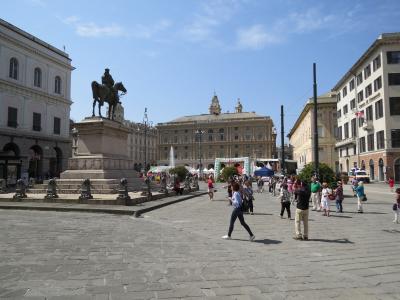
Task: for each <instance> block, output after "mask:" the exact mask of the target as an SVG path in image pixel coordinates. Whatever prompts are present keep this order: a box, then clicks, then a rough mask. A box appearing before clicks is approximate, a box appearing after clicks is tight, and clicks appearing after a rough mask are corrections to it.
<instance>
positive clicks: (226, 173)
mask: <svg viewBox="0 0 400 300" xmlns="http://www.w3.org/2000/svg"><path fill="white" fill-rule="evenodd" d="M235 175H239V174H238V171H237V169H236V168H235V167H225V168H224V169H223V170H222V173H221V177H222V180H223V181H225V182H226V181H228V179H229V177H233V176H235Z"/></svg>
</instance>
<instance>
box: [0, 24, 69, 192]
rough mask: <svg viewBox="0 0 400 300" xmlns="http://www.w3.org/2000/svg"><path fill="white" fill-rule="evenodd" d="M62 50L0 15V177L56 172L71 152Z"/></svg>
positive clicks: (11, 180) (65, 61)
mask: <svg viewBox="0 0 400 300" xmlns="http://www.w3.org/2000/svg"><path fill="white" fill-rule="evenodd" d="M73 69H74V68H73V67H72V65H71V59H70V58H69V56H68V54H67V53H65V52H63V51H61V50H59V49H57V48H55V47H53V46H51V45H49V44H48V43H46V42H44V41H42V40H40V39H38V38H37V37H35V36H33V35H31V34H29V33H27V32H25V31H23V30H21V29H19V28H17V27H15V26H13V25H12V24H9V23H7V22H5V21H4V20H1V19H0V178H6V179H7V182H8V184H15V181H16V179H18V178H21V177H24V178H26V177H27V176H29V177H34V178H36V179H37V180H38V181H41V180H42V179H43V178H44V177H46V176H59V174H60V172H62V171H63V170H65V169H66V167H67V159H68V158H69V157H70V156H71V138H70V134H69V132H70V128H69V126H70V119H69V116H70V107H71V104H72V101H71V72H72V70H73Z"/></svg>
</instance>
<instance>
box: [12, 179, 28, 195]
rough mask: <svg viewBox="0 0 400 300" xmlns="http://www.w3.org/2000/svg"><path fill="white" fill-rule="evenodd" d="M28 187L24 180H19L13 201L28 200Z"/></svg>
mask: <svg viewBox="0 0 400 300" xmlns="http://www.w3.org/2000/svg"><path fill="white" fill-rule="evenodd" d="M26 197H27V196H26V186H25V182H24V180H23V179H18V180H17V187H16V190H15V195H14V196H13V199H16V200H22V198H26Z"/></svg>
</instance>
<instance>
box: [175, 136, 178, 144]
mask: <svg viewBox="0 0 400 300" xmlns="http://www.w3.org/2000/svg"><path fill="white" fill-rule="evenodd" d="M174 143H175V144H176V143H178V137H177V136H174Z"/></svg>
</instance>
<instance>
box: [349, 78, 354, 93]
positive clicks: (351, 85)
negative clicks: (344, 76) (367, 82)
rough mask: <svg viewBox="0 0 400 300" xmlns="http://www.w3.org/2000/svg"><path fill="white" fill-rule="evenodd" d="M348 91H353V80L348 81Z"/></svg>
mask: <svg viewBox="0 0 400 300" xmlns="http://www.w3.org/2000/svg"><path fill="white" fill-rule="evenodd" d="M349 90H350V91H352V90H354V78H353V79H352V80H350V83H349Z"/></svg>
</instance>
